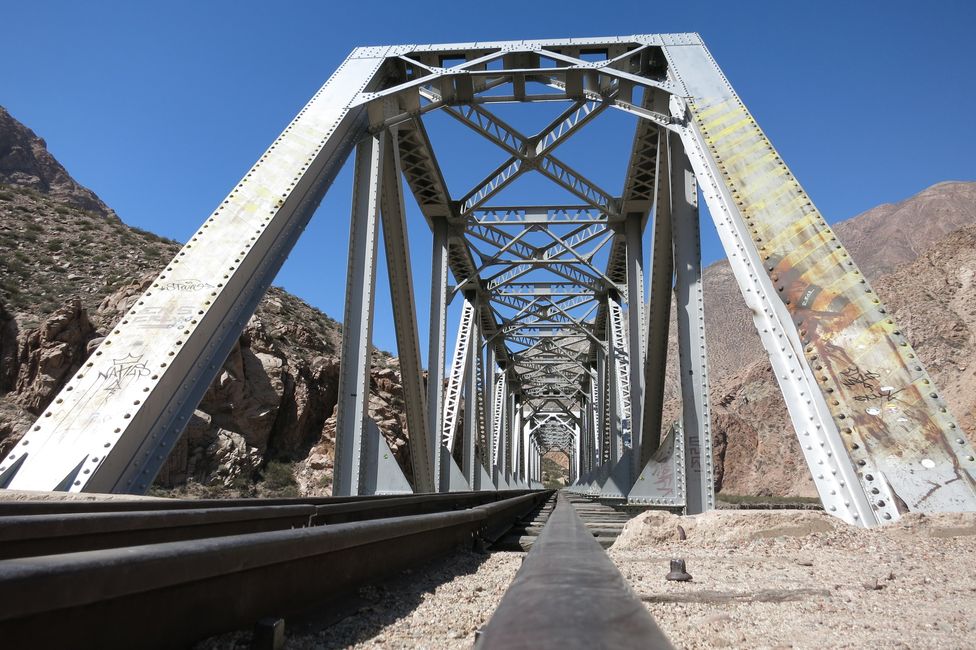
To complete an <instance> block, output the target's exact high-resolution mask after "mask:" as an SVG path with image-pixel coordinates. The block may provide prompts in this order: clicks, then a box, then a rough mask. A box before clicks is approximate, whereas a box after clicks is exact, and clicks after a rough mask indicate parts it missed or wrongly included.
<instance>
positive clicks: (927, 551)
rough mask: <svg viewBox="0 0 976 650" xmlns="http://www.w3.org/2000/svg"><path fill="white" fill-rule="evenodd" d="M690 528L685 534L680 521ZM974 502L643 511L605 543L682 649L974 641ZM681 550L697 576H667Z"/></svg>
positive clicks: (948, 645)
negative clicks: (884, 512)
mask: <svg viewBox="0 0 976 650" xmlns="http://www.w3.org/2000/svg"><path fill="white" fill-rule="evenodd" d="M679 525H680V526H681V527H682V528H683V529H684V530H685V532H686V534H687V539H686V540H684V541H682V540H679V535H678V526H679ZM974 536H976V513H967V514H939V515H929V516H926V515H921V514H911V515H907V516H905V517H903V518H902V519H901V520H900V521H898V522H895V523H893V524H889V525H887V526H885V527H882V528H877V529H873V530H863V529H858V528H854V527H851V526H847V525H846V524H844V523H843V522H841V521H839V520H837V519H835V518H833V517H830V516H828V515H826V514H823V513H819V512H810V511H794V510H780V511H742V510H738V511H713V512H710V513H707V514H705V515H698V516H694V517H679V516H676V515H671V514H667V513H662V512H647V513H644V514H643V515H640V516H639V517H637V518H635V519H634V520H632V521H631V522H630V523H628V524H627V527H626V528H625V530H624V533H623V534H622V535H621V537H620V538H619V539H618V540H617V542H616V544H615V545H614V546H613V548H612V549H611V551H610V555H611V557H612V558H613V559H614V561H615V562H616V564H617V566H618V567H619V568H620V570H621V572H622V573H623V574H624V576H626V577H627V579H628V580H629V582H630V584H631V586H632V587H633V588H634V590H635V591H636V592H637V594H638V595H639V596H640V597H641V599H642V600H643V601H644V602H645V604H646V606H647V608H648V610H650V612H651V614H652V615H653V616H654V618H655V619H656V620H657V622H658V624H659V625H660V626H661V628H662V629H663V630H664V632H665V633H666V634H667V635H668V636H669V637H670V638H671V640H672V642H673V643H674V644H675V646H676V647H679V648H726V647H729V648H940V649H942V650H946V649H949V648H972V647H976V640H974V639H976V636H974V632H976V621H974V615H973V612H974V611H976V537H974ZM671 558H683V559H685V560H686V562H687V569H688V572H689V573H690V574H691V575H692V576H693V580H692V581H691V582H684V583H682V582H668V581H666V580H665V579H664V576H665V575H666V574H667V573H668V570H669V563H670V560H671Z"/></svg>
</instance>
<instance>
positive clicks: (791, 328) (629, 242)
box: [0, 34, 976, 526]
mask: <svg viewBox="0 0 976 650" xmlns="http://www.w3.org/2000/svg"><path fill="white" fill-rule="evenodd" d="M512 102H555V103H561V105H562V106H564V107H565V110H563V111H562V112H561V113H559V114H558V115H557V116H556V117H555V118H554V119H553V120H552V121H551V122H550V123H549V124H548V125H546V126H545V127H544V128H542V130H541V131H538V132H536V133H522V132H520V131H519V130H518V129H517V128H515V127H513V126H511V125H510V124H508V123H507V122H506V121H505V120H503V119H501V118H500V117H499V115H498V112H497V111H498V109H497V108H496V107H495V105H496V104H500V103H512ZM613 110H616V111H623V112H625V113H628V114H631V115H634V116H636V117H637V125H636V129H635V133H634V136H633V145H632V147H631V149H630V151H629V152H622V153H623V154H624V155H629V163H628V166H627V170H626V174H625V178H624V180H623V185H622V188H623V189H622V192H621V193H619V194H617V193H615V192H612V191H610V190H609V189H608V188H606V187H601V186H599V185H598V184H597V183H595V182H594V181H593V180H591V179H589V178H587V177H586V176H585V175H584V174H582V173H580V172H579V171H577V170H575V169H574V168H573V167H570V166H569V165H568V164H567V163H566V162H565V161H564V160H563V159H562V158H561V157H560V156H559V154H558V152H557V151H556V150H557V148H558V147H560V146H561V145H562V144H563V143H564V142H566V141H567V140H569V139H571V138H572V137H573V136H574V135H575V134H576V133H578V132H580V131H581V130H583V129H585V128H586V127H587V125H589V124H590V123H591V122H592V121H593V120H594V119H597V118H599V116H600V114H601V113H604V112H607V111H613ZM432 111H441V112H443V113H446V114H447V115H449V116H450V117H451V118H453V119H455V120H457V121H458V122H459V123H461V124H463V125H465V126H466V127H468V128H469V129H470V130H471V131H472V132H475V133H477V134H478V135H479V136H481V137H483V138H485V139H487V140H488V141H489V142H491V143H493V144H494V145H496V146H497V147H498V148H499V149H500V150H501V151H503V152H504V155H505V159H504V162H503V163H502V164H501V165H499V166H498V167H497V168H496V169H494V170H493V171H492V172H491V173H490V174H488V175H487V176H486V177H485V178H484V179H483V180H481V181H480V182H478V183H477V184H475V185H474V186H473V187H464V188H451V189H449V188H448V187H447V183H446V181H445V179H444V175H443V174H442V173H441V168H440V167H439V164H438V161H437V158H436V156H435V153H434V150H433V147H432V145H431V142H430V139H429V138H428V136H427V132H426V130H425V127H424V119H423V116H424V115H426V114H428V113H430V112H432ZM353 151H355V172H354V176H355V178H354V191H353V201H352V203H353V205H352V214H351V222H350V251H349V267H348V276H347V288H346V304H345V314H344V320H343V325H344V335H343V343H342V360H341V378H340V389H339V406H338V408H339V411H338V429H337V440H336V461H335V479H334V486H335V492H336V494H341V495H355V494H371V493H397V492H409V491H411V490H412V491H416V492H435V491H454V490H469V489H476V490H478V489H480V490H486V489H490V490H494V489H504V488H509V487H511V488H515V487H538V486H540V479H541V468H540V459H541V455H542V454H543V453H545V452H546V451H547V450H549V449H554V448H558V449H562V450H564V451H566V452H567V453H568V454H569V456H570V458H571V467H570V472H571V479H572V482H573V489H575V490H578V491H581V492H585V493H588V494H598V495H601V496H603V497H606V498H617V499H626V500H628V501H630V502H633V503H641V504H652V505H659V506H663V507H671V508H682V509H684V510H685V511H686V512H689V513H695V512H702V511H704V510H708V509H710V508H711V507H713V505H714V488H713V478H712V443H711V430H710V416H709V405H708V376H707V364H706V346H705V329H704V325H705V318H706V314H705V312H704V303H703V298H702V284H701V265H700V250H699V221H698V218H699V215H698V200H699V193H700V195H701V196H703V197H704V200H705V202H706V203H707V205H708V208H709V212H710V213H711V215H712V218H713V219H714V222H715V225H716V227H717V229H718V233H719V235H720V237H721V241H722V244H723V246H724V248H725V251H726V253H727V255H728V259H729V262H730V264H731V267H732V270H733V271H734V273H735V276H736V280H737V282H738V284H739V288H740V290H741V292H742V296H743V299H744V300H745V302H746V304H747V306H748V307H749V309H750V310H751V312H752V314H753V318H754V321H755V325H756V328H757V331H758V332H759V335H760V338H761V339H762V342H763V345H764V347H765V349H766V351H767V353H768V354H769V358H770V361H771V363H772V367H773V371H774V373H775V375H776V378H777V381H778V382H779V385H780V388H781V390H782V392H783V395H784V398H785V401H786V405H787V407H788V410H789V413H790V417H791V419H792V422H793V425H794V428H795V431H796V435H797V438H798V440H799V442H800V446H801V448H802V450H803V453H804V455H805V458H806V461H807V464H808V465H809V467H810V470H811V473H812V475H813V480H814V483H815V485H816V487H817V490H818V492H819V494H820V497H821V500H822V501H823V504H824V507H825V509H826V510H827V511H828V512H830V513H831V514H833V515H835V516H837V517H840V518H841V519H843V520H845V521H847V522H850V523H855V524H858V525H862V526H871V525H874V524H877V523H880V522H884V521H886V520H892V519H897V518H898V517H899V516H900V515H901V514H903V513H905V512H908V511H953V510H976V485H974V468H976V458H974V451H973V446H972V443H971V442H970V440H969V438H968V437H967V435H966V434H965V433H964V432H963V431H962V430H961V428H960V427H959V425H958V423H957V421H956V420H955V419H954V418H953V417H952V415H951V414H950V413H949V412H948V410H947V406H946V402H945V400H944V399H943V397H942V396H941V395H940V394H939V392H938V390H937V388H936V387H935V385H934V383H933V382H932V379H931V378H930V376H929V375H928V373H927V372H926V371H925V369H924V368H923V367H922V365H921V363H920V361H919V360H918V358H917V357H916V354H915V352H914V351H913V349H912V347H911V345H910V344H909V343H908V341H907V340H905V338H904V336H902V334H901V332H900V330H899V328H898V326H897V325H896V323H895V322H894V321H893V320H892V318H891V316H890V314H889V313H888V312H887V310H886V309H885V307H884V305H883V304H882V302H881V300H880V298H879V297H878V296H877V295H875V293H874V292H873V291H872V289H871V287H870V286H869V284H868V283H867V281H866V280H865V278H864V277H863V276H862V274H861V273H860V271H859V270H858V268H857V266H856V265H855V264H854V262H853V261H852V260H851V259H850V257H849V255H848V253H847V251H846V250H845V248H844V247H843V246H842V245H841V243H840V242H839V241H837V238H836V236H835V235H834V233H833V231H832V230H831V228H830V227H829V226H828V225H827V223H826V221H825V220H824V219H823V217H822V216H821V215H820V213H819V212H818V211H817V209H816V208H815V207H814V205H813V202H812V201H811V199H810V197H809V196H808V195H807V194H806V192H804V190H803V188H802V187H801V186H800V184H799V182H798V181H797V180H796V179H795V178H794V176H793V175H792V173H791V172H790V170H789V169H788V167H787V166H786V164H785V162H784V161H783V160H782V159H781V158H780V156H779V154H778V153H777V152H776V150H775V149H774V148H773V146H772V144H771V143H770V142H769V140H768V139H767V138H766V136H765V134H764V133H763V132H762V131H761V130H760V128H759V126H758V125H757V124H756V121H755V120H754V119H753V117H752V116H751V114H750V113H749V112H748V110H747V109H746V107H745V106H744V105H743V104H742V102H741V101H740V100H739V98H738V96H737V95H736V94H735V92H734V91H733V89H732V87H731V86H730V85H729V83H728V81H727V80H726V78H725V77H724V75H723V74H722V72H721V70H720V69H719V68H718V66H717V65H716V63H715V61H714V60H713V59H712V57H711V55H710V54H709V52H708V50H707V49H706V48H705V46H704V45H703V44H702V42H701V40H700V38H699V37H698V36H697V35H696V34H652V35H636V36H625V37H615V38H597V39H567V40H541V41H511V42H494V43H465V44H451V45H420V46H418V45H398V46H389V47H366V48H358V49H356V50H354V51H353V52H352V54H350V56H349V57H348V58H347V59H346V60H345V61H344V62H343V63H342V65H341V66H340V67H339V69H338V70H337V71H336V72H335V73H334V74H333V75H332V77H331V78H330V79H329V80H328V81H327V82H326V84H325V85H324V86H323V87H322V88H321V89H320V90H319V91H318V92H317V93H316V94H315V96H314V97H312V99H311V100H310V101H309V103H308V104H307V105H306V106H305V107H304V108H303V109H302V110H301V111H300V112H299V114H298V115H297V117H296V118H295V119H294V121H292V123H291V124H289V125H288V127H287V128H286V129H285V130H284V132H283V133H282V134H281V135H280V136H279V137H278V138H277V139H276V140H275V141H274V142H273V143H272V145H271V146H270V147H269V149H268V150H267V151H266V152H265V153H264V154H263V155H262V156H261V158H260V159H259V160H258V161H257V162H256V163H255V164H254V166H253V167H252V168H251V169H250V170H249V171H248V172H247V174H246V175H245V176H244V178H243V179H241V181H240V182H239V183H238V184H237V185H236V186H235V187H234V188H233V189H232V190H231V192H230V194H229V195H228V196H227V198H226V199H225V200H224V201H222V202H221V203H220V205H219V206H217V209H216V210H215V211H214V212H213V213H212V214H211V215H210V216H209V217H208V218H207V219H206V221H205V222H204V223H203V225H202V226H201V227H200V229H199V230H198V231H197V232H196V233H195V234H194V235H193V236H192V237H191V238H190V241H189V242H187V244H186V245H185V246H184V247H183V248H182V250H181V251H180V252H179V253H178V254H177V256H176V257H175V258H174V259H173V260H172V262H171V263H170V264H169V265H167V267H166V268H165V269H164V270H163V271H162V273H160V275H159V277H158V278H157V279H156V280H155V281H154V282H153V283H152V285H151V286H150V287H149V289H148V290H147V291H146V292H145V294H144V295H143V296H142V297H141V298H140V299H139V300H138V301H137V302H136V303H135V304H134V305H133V307H132V308H131V309H130V310H129V312H128V313H126V314H125V316H124V317H123V319H122V320H121V322H120V323H118V324H117V325H116V327H115V328H113V330H112V331H111V332H110V333H109V335H108V336H107V337H106V339H105V341H104V342H103V343H102V344H101V345H100V346H99V348H98V349H97V350H96V351H95V353H94V354H93V355H92V356H91V358H90V359H88V360H87V362H86V363H85V364H84V366H83V367H82V368H81V369H80V370H79V371H78V373H77V374H76V375H75V376H73V377H72V378H71V379H70V380H69V382H68V384H67V385H66V386H65V388H64V389H63V390H62V391H61V393H60V394H59V395H58V396H57V398H56V399H55V400H54V402H53V403H52V404H51V405H50V407H49V408H48V409H47V410H46V411H45V412H44V413H42V414H41V416H40V417H39V418H38V419H37V421H36V422H35V423H34V425H32V426H31V429H30V430H29V431H28V432H27V434H26V435H25V436H24V438H23V439H22V441H21V442H20V443H19V444H18V445H17V446H16V447H15V448H14V449H13V450H12V451H11V452H10V454H9V455H8V456H7V457H6V458H5V459H4V460H3V462H2V463H0V486H4V487H11V488H22V489H40V490H67V491H72V492H80V491H93V492H124V493H142V492H145V491H146V490H147V489H148V488H149V486H150V485H151V484H152V481H153V479H154V478H155V476H156V474H157V472H158V471H159V469H160V468H161V466H162V465H163V463H164V462H165V461H166V458H167V456H168V454H169V452H170V450H171V449H172V448H173V446H174V445H175V443H176V442H177V440H178V438H179V437H180V435H181V434H182V432H183V430H184V428H185V426H186V424H187V421H188V419H189V417H190V415H191V414H192V412H193V410H194V408H195V407H196V406H197V404H198V403H199V401H200V399H201V397H202V396H203V394H204V392H205V391H206V388H207V386H208V385H209V384H210V382H211V381H212V379H213V378H214V376H215V375H216V373H217V372H218V371H219V369H220V367H221V364H222V363H223V361H224V359H225V358H226V356H227V354H228V352H229V350H230V348H231V347H232V345H233V342H234V341H235V340H236V339H237V337H238V336H239V335H240V333H241V331H242V329H243V327H244V325H245V324H246V322H247V321H248V319H249V318H250V316H251V314H252V313H253V312H254V309H255V307H256V305H257V304H258V301H259V300H260V299H261V296H262V295H263V294H264V292H265V290H266V289H267V288H268V286H269V285H270V283H271V281H272V279H273V278H274V276H275V274H276V273H277V271H278V269H279V267H280V266H281V264H282V262H283V261H284V259H285V258H286V256H287V254H288V252H289V251H290V250H291V248H292V246H293V245H294V244H295V242H296V240H297V239H298V237H299V236H300V234H301V232H302V230H303V228H304V227H305V224H306V223H307V221H308V219H309V218H310V217H311V215H312V213H313V212H314V210H315V208H316V207H317V206H318V204H319V202H320V200H321V199H322V197H323V196H324V194H325V192H326V191H327V190H328V188H329V186H330V184H331V183H332V181H333V179H334V177H335V175H336V173H337V171H338V170H339V168H340V167H341V165H342V164H343V162H344V161H345V160H346V158H347V157H348V156H349V155H350V154H351V153H352V152H353ZM526 173H533V174H539V175H541V176H543V177H545V178H546V179H548V180H549V181H551V182H552V183H553V184H554V185H555V186H557V187H559V188H561V191H562V193H563V194H565V195H567V196H572V197H573V200H572V202H567V203H563V204H556V205H523V204H516V205H510V204H503V203H502V202H501V201H502V198H501V197H502V196H504V192H505V190H506V188H508V187H509V186H510V185H511V184H512V183H513V182H514V181H516V179H518V178H519V177H521V176H523V175H524V174H526ZM401 178H404V179H406V182H407V186H408V187H409V189H410V192H411V193H412V194H413V198H414V199H415V200H416V201H417V203H418V205H419V207H420V211H421V212H422V213H423V215H424V217H425V218H426V220H427V222H428V224H429V226H430V228H431V232H432V235H433V269H432V279H431V282H432V291H431V296H432V298H431V306H430V311H429V318H430V339H429V341H428V342H427V358H426V361H427V364H426V365H427V368H428V370H429V373H430V376H431V377H435V378H445V377H446V385H445V382H444V381H430V382H428V383H427V385H426V387H425V384H424V381H423V375H422V367H423V365H422V362H423V359H422V357H421V343H422V342H421V341H420V339H419V335H418V329H417V309H416V304H415V303H416V301H415V299H414V293H413V287H412V284H411V274H410V273H409V272H407V270H408V269H409V268H410V265H411V260H410V253H409V246H408V241H407V228H406V221H405V210H404V196H403V195H402V187H403V185H402V183H401ZM646 228H652V229H653V238H652V245H651V250H649V251H647V254H645V251H643V250H642V239H643V234H644V231H645V229H646ZM381 229H382V232H383V240H384V244H385V247H386V259H387V266H388V268H389V270H390V272H389V283H390V289H391V295H392V298H393V311H394V321H395V327H396V336H397V347H398V355H399V358H400V365H401V372H402V380H403V391H404V400H405V405H406V422H407V428H408V430H409V433H410V444H411V459H412V462H413V476H414V481H413V485H411V484H410V483H408V482H407V481H406V479H405V478H404V477H403V475H402V473H401V472H400V470H399V467H398V466H397V465H396V463H395V462H394V461H393V460H392V454H391V453H390V450H389V448H388V447H386V443H385V441H384V439H383V438H382V436H381V435H380V433H379V431H378V429H377V428H376V425H375V424H374V423H372V422H371V421H370V420H369V418H368V416H367V401H368V379H369V372H368V371H369V368H368V365H369V350H370V340H371V327H372V314H373V302H374V288H375V272H376V254H377V246H378V235H379V232H380V230H381ZM645 263H649V264H650V267H651V271H650V282H649V287H647V288H646V289H647V290H646V291H645V287H644V286H643V283H644V282H643V279H644V269H645V266H644V265H645ZM449 270H450V273H451V275H453V277H454V279H455V282H456V284H455V285H454V286H451V285H449V284H448V277H449V276H448V271H449ZM645 294H646V295H647V296H648V298H649V300H647V301H646V302H645ZM453 300H458V301H463V310H462V316H461V323H460V325H459V328H458V330H459V334H458V338H457V341H456V344H455V346H454V354H453V356H452V358H451V359H450V362H449V365H448V359H447V355H446V348H447V341H446V340H445V339H446V320H447V306H448V304H449V303H450V302H451V301H453ZM672 300H674V301H675V303H676V308H677V316H678V318H677V327H678V341H679V351H680V354H679V368H678V370H679V371H680V385H681V394H682V400H683V411H682V414H681V418H680V422H678V423H675V424H674V425H670V424H669V423H665V422H662V415H661V411H662V403H663V395H664V376H665V371H666V357H667V341H668V329H669V314H670V312H671V308H672ZM662 433H664V434H667V433H670V434H669V435H662ZM455 457H456V458H458V459H460V463H458V462H456V461H455Z"/></svg>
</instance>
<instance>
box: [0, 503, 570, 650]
mask: <svg viewBox="0 0 976 650" xmlns="http://www.w3.org/2000/svg"><path fill="white" fill-rule="evenodd" d="M551 494H552V493H551V492H546V491H521V490H513V491H502V492H464V493H450V494H436V495H407V496H395V497H360V498H340V499H329V498H325V499H275V500H260V499H257V500H246V501H245V500H230V501H219V502H215V501H189V500H186V501H184V500H173V501H135V502H111V501H110V502H17V503H3V504H2V505H0V558H3V559H0V639H3V645H4V647H8V648H47V647H72V648H99V649H108V648H172V647H180V646H181V645H186V644H189V643H192V642H193V641H196V640H198V639H201V638H204V637H206V636H209V635H213V634H217V633H221V632H225V631H230V630H236V629H241V628H247V627H251V626H252V625H254V624H255V623H256V622H257V621H259V620H260V619H262V618H264V617H267V616H269V615H270V616H275V617H281V616H285V615H288V614H289V613H291V612H297V611H300V610H304V609H306V608H307V607H308V606H309V605H310V604H313V603H321V602H325V601H328V600H329V599H332V598H336V597H339V596H341V595H343V594H346V593H349V591H351V590H352V589H354V588H355V587H357V586H359V585H361V584H364V583H366V582H370V581H374V580H377V579H382V578H383V577H385V576H388V575H392V574H393V573H395V572H397V571H399V570H401V569H403V568H407V567H409V566H412V565H415V564H417V563H419V562H423V561H426V560H429V559H431V558H433V557H436V556H438V555H442V554H445V553H447V552H450V551H451V550H453V549H455V548H458V547H463V546H468V547H470V546H471V544H472V543H473V542H474V543H476V544H478V545H480V546H482V547H486V546H488V545H490V544H491V543H493V542H494V541H496V540H497V539H498V538H499V537H500V536H501V535H503V534H504V533H505V532H506V531H507V530H508V529H509V528H511V526H512V524H513V523H514V522H515V521H517V520H518V519H520V518H521V517H523V516H524V515H525V514H527V513H528V512H531V511H532V510H534V509H535V508H537V507H538V506H539V505H540V504H541V503H543V502H544V501H545V500H546V499H548V498H549V496H551Z"/></svg>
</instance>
